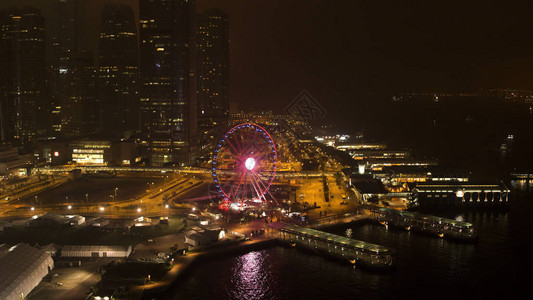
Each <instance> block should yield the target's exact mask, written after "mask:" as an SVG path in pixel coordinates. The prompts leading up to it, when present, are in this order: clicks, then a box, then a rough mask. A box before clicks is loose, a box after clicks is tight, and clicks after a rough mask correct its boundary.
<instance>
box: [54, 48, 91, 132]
mask: <svg viewBox="0 0 533 300" xmlns="http://www.w3.org/2000/svg"><path fill="white" fill-rule="evenodd" d="M68 57H69V61H68V63H67V64H65V65H63V67H62V68H60V69H59V81H60V82H61V84H63V85H62V87H61V92H60V99H59V101H60V103H61V112H60V115H61V134H62V135H64V136H66V137H82V136H88V135H91V134H93V133H95V131H96V126H95V125H96V122H97V117H96V116H97V113H98V107H97V102H96V70H95V68H94V58H93V55H92V53H90V52H87V51H83V50H77V51H74V52H72V53H70V54H69V56H68Z"/></svg>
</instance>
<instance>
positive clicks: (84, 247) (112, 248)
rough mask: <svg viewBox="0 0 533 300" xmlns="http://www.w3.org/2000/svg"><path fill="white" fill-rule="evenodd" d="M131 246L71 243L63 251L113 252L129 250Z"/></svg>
mask: <svg viewBox="0 0 533 300" xmlns="http://www.w3.org/2000/svg"><path fill="white" fill-rule="evenodd" d="M130 248H131V246H94V245H80V246H76V245H71V246H63V248H62V249H61V251H62V252H65V251H91V252H99V251H104V252H111V251H121V252H123V251H128V250H129V249H130Z"/></svg>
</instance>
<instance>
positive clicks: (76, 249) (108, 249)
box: [61, 245, 131, 258]
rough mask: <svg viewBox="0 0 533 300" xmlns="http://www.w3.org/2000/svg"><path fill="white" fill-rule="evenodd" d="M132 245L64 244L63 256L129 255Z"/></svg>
mask: <svg viewBox="0 0 533 300" xmlns="http://www.w3.org/2000/svg"><path fill="white" fill-rule="evenodd" d="M130 254H131V246H92V245H85V246H64V247H63V248H62V249H61V257H93V258H97V257H128V256H129V255H130Z"/></svg>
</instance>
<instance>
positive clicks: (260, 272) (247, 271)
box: [229, 251, 272, 299]
mask: <svg viewBox="0 0 533 300" xmlns="http://www.w3.org/2000/svg"><path fill="white" fill-rule="evenodd" d="M266 257H268V254H267V253H266V251H254V252H250V253H248V254H245V255H242V256H239V257H237V258H236V259H235V261H234V266H233V267H232V270H231V277H232V286H231V287H230V290H229V292H230V294H231V298H234V299H264V298H268V297H269V296H271V295H272V292H271V290H270V289H271V287H272V286H271V284H270V282H269V280H271V279H272V274H271V272H270V270H271V267H272V265H266V264H265V258H266Z"/></svg>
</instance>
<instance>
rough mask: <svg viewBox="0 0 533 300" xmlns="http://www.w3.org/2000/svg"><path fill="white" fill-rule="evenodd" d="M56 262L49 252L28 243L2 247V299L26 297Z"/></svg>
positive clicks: (0, 283)
mask: <svg viewBox="0 0 533 300" xmlns="http://www.w3.org/2000/svg"><path fill="white" fill-rule="evenodd" d="M53 266H54V263H53V260H52V258H51V257H50V255H49V254H46V253H45V252H44V251H42V250H39V249H36V248H33V247H31V246H29V245H28V244H23V243H20V244H17V245H15V246H12V247H5V245H2V246H1V247H0V270H1V272H0V299H18V295H20V294H22V295H23V296H24V297H26V296H27V295H28V294H29V293H30V292H31V290H32V289H33V288H34V287H35V286H37V285H38V284H39V282H40V281H41V279H42V278H43V277H44V276H45V275H46V274H48V267H50V268H53Z"/></svg>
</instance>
